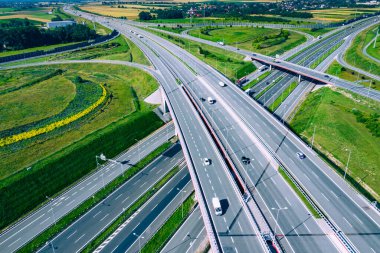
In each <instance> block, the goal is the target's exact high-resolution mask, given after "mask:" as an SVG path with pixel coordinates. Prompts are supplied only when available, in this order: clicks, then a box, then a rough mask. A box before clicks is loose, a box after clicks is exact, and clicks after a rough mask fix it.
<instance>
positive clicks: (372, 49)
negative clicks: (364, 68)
mask: <svg viewBox="0 0 380 253" xmlns="http://www.w3.org/2000/svg"><path fill="white" fill-rule="evenodd" d="M372 28H373V29H370V30H369V31H368V33H367V37H369V39H371V40H372V39H373V38H375V36H376V32H377V30H379V29H380V26H375V27H372ZM379 32H380V30H379ZM367 53H368V54H369V55H371V56H372V57H375V58H377V59H378V60H380V38H379V37H377V40H376V43H374V42H372V43H371V44H370V45H369V46H368V48H367Z"/></svg>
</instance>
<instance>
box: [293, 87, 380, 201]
mask: <svg viewBox="0 0 380 253" xmlns="http://www.w3.org/2000/svg"><path fill="white" fill-rule="evenodd" d="M355 110H358V111H360V112H362V113H363V114H364V115H365V116H369V115H370V114H375V113H376V114H380V103H378V102H375V101H368V100H367V99H365V98H363V97H358V96H357V95H352V94H350V93H347V92H345V91H341V90H332V89H330V88H321V89H319V90H317V91H314V92H312V93H311V94H310V95H309V96H308V97H307V99H306V101H305V102H304V103H303V104H302V105H301V107H300V109H299V111H298V112H297V114H296V115H295V117H294V119H293V120H292V122H291V126H292V128H293V129H294V130H295V131H296V132H297V133H298V134H299V135H301V136H303V137H305V138H306V139H307V140H308V141H309V142H310V143H311V138H312V135H313V131H314V127H315V129H316V130H315V141H314V145H315V147H317V148H318V149H319V150H321V151H322V152H323V153H324V154H325V155H327V156H328V157H329V158H330V160H332V161H334V162H335V163H336V164H337V165H338V166H339V167H341V168H342V169H344V167H345V165H346V163H347V160H348V155H349V150H351V152H352V153H351V159H350V163H349V166H348V167H349V170H348V173H349V174H350V175H351V176H352V177H353V178H354V179H355V180H356V181H358V182H361V184H362V186H364V187H365V188H366V189H367V190H368V191H369V192H371V193H372V195H374V196H375V197H376V198H377V199H378V200H380V198H379V193H380V184H379V182H380V137H375V136H374V135H372V134H371V132H370V131H369V129H368V128H367V127H366V126H365V124H364V123H359V122H358V121H357V119H356V116H355V114H354V113H353V111H355Z"/></svg>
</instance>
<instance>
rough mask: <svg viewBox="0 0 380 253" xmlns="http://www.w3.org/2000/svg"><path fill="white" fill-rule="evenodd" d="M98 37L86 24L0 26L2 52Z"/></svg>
mask: <svg viewBox="0 0 380 253" xmlns="http://www.w3.org/2000/svg"><path fill="white" fill-rule="evenodd" d="M96 37H97V34H96V32H95V31H94V30H92V29H90V28H89V27H88V26H86V25H70V26H66V27H59V28H56V29H41V28H37V27H34V26H23V27H16V28H14V27H12V28H0V52H2V51H8V50H20V49H26V48H31V47H38V46H47V45H53V44H60V43H69V42H77V41H86V40H90V39H95V38H96Z"/></svg>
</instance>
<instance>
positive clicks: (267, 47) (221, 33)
mask: <svg viewBox="0 0 380 253" xmlns="http://www.w3.org/2000/svg"><path fill="white" fill-rule="evenodd" d="M279 33H280V30H279V29H270V28H256V27H229V28H216V29H210V30H209V31H208V32H203V33H202V30H201V29H195V30H191V31H190V32H189V34H190V35H192V36H194V37H199V38H202V39H206V40H210V41H214V42H217V41H224V43H225V44H227V45H231V46H237V47H238V48H241V49H246V50H250V51H254V52H257V53H261V54H266V55H271V56H273V55H276V54H282V53H284V52H286V51H288V50H290V49H292V48H294V47H296V46H298V45H300V44H301V43H303V42H305V41H306V38H305V37H304V36H303V35H301V34H298V33H295V32H290V36H289V37H288V39H286V40H285V41H277V42H276V41H275V39H270V38H268V39H265V40H263V41H262V42H260V44H261V45H262V46H263V47H262V48H259V47H257V44H258V43H255V41H254V40H255V39H257V37H262V36H276V35H278V34H279Z"/></svg>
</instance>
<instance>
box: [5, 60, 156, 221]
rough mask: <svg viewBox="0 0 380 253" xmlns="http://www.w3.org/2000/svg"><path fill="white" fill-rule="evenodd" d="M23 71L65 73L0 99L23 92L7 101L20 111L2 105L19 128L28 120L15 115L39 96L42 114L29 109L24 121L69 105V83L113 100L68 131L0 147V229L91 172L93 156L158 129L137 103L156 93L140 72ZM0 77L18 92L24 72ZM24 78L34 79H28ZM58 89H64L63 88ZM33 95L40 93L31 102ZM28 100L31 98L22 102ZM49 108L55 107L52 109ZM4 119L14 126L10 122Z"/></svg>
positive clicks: (110, 68)
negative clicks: (99, 89)
mask: <svg viewBox="0 0 380 253" xmlns="http://www.w3.org/2000/svg"><path fill="white" fill-rule="evenodd" d="M28 69H29V73H38V72H42V73H40V74H39V76H43V73H45V75H46V73H49V72H52V71H54V70H56V69H62V70H65V71H64V72H63V73H62V75H59V76H55V77H53V78H51V79H49V80H48V81H45V82H41V83H36V84H34V85H32V86H27V88H23V89H19V90H17V91H12V92H10V93H6V94H3V95H0V101H3V97H4V96H7V95H8V94H12V93H13V92H17V93H20V95H21V91H24V92H26V93H27V94H26V95H25V94H24V95H22V96H18V97H15V98H13V100H12V101H10V102H12V103H18V104H21V105H23V107H13V108H12V107H10V105H9V103H10V102H2V103H7V104H8V107H7V108H9V109H10V110H12V111H11V112H7V115H8V116H10V115H12V113H13V114H15V115H16V114H17V115H19V116H18V119H19V121H22V122H23V123H27V122H30V121H32V120H33V119H32V118H26V119H24V118H22V117H21V115H20V114H22V113H23V112H22V108H25V106H26V105H25V104H35V103H38V101H40V100H41V97H42V96H45V97H49V99H47V101H46V102H45V101H44V103H45V111H43V108H41V107H37V108H33V109H29V110H33V111H34V113H36V115H34V116H32V115H29V117H36V118H37V117H38V118H37V119H39V118H43V117H48V116H50V115H51V114H52V113H53V112H58V111H60V110H62V108H63V106H64V105H63V101H65V100H66V101H68V100H70V98H71V97H72V94H71V93H72V83H70V82H71V81H72V80H73V79H74V78H75V77H76V76H80V77H82V79H84V80H88V81H90V82H91V83H93V84H97V83H102V84H105V86H106V88H107V91H108V94H112V96H109V97H108V100H107V102H106V103H104V104H103V105H102V106H101V107H100V108H99V109H97V110H95V111H94V113H90V114H89V116H86V117H84V118H82V119H80V120H78V121H77V122H74V123H72V124H69V125H68V126H67V127H62V128H59V129H57V130H54V131H52V132H51V133H49V134H46V135H45V134H43V135H42V136H38V137H34V138H32V139H29V140H25V141H20V142H17V143H14V144H11V145H9V146H5V147H2V148H0V156H1V157H2V159H1V162H0V163H1V164H0V168H1V170H0V206H1V208H0V220H1V222H0V227H3V226H5V225H6V224H9V223H10V222H11V221H13V220H14V219H16V218H18V217H20V216H21V215H22V214H24V213H25V212H27V211H29V210H31V209H32V208H34V207H36V206H37V205H38V204H39V203H41V202H42V201H44V198H45V197H44V196H45V195H49V196H51V195H54V194H55V193H57V192H58V191H60V190H62V189H63V188H64V187H66V186H68V185H70V184H71V183H73V182H75V181H76V180H78V179H79V178H80V177H82V176H84V175H85V174H86V173H88V172H89V171H91V170H93V169H94V168H95V159H94V157H95V154H99V153H101V152H104V153H105V154H106V155H107V157H113V156H115V155H117V154H118V153H120V152H121V151H122V150H124V149H126V148H127V147H129V146H130V145H132V144H134V143H135V142H136V141H135V139H140V138H142V137H144V136H146V135H147V134H149V133H150V132H151V131H153V130H155V129H157V127H159V126H161V125H162V122H161V121H160V120H159V118H158V117H157V116H156V115H155V114H154V113H153V112H152V111H151V110H152V109H153V108H154V106H152V105H149V104H146V103H145V102H143V101H142V100H143V99H144V98H145V97H147V96H148V95H149V94H151V93H152V92H153V91H154V90H156V89H157V88H158V84H157V82H156V80H155V79H154V78H153V77H151V76H150V75H148V74H146V73H145V72H143V71H140V70H137V69H135V68H130V67H126V66H117V65H105V64H70V65H53V66H49V67H31V68H28ZM1 73H5V74H6V75H7V76H8V78H9V80H13V81H12V82H13V83H14V84H15V85H18V87H19V86H20V85H19V84H16V83H17V79H18V77H19V76H21V75H24V74H25V71H23V70H5V71H2V72H1ZM111 73H112V74H111ZM29 78H33V77H32V76H29ZM58 82H59V84H57V83H58ZM51 83H53V84H55V85H56V89H57V90H56V91H55V90H54V91H53V92H52V90H51V89H52V88H51V85H52V84H51ZM8 86H9V85H8ZM63 86H68V87H65V88H63ZM10 87H12V86H10ZM33 92H34V93H33ZM36 92H39V94H37V95H36V96H35V97H34V96H33V97H31V96H32V95H33V94H36ZM51 93H55V94H54V95H52V94H51ZM85 94H87V93H85ZM28 95H30V96H29V97H30V98H29V99H28V100H26V101H23V99H24V100H25V97H28ZM54 96H55V97H58V99H60V100H61V101H62V104H59V105H58V104H57V102H56V101H52V100H51V99H52V98H53V97H54ZM87 96H88V97H89V98H90V97H92V96H94V95H93V94H92V93H91V94H87ZM50 97H51V98H50ZM84 100H87V99H84ZM40 102H41V101H40ZM24 103H25V104H24ZM53 106H57V108H51V107H53ZM8 120H11V121H13V122H14V121H15V120H14V119H13V118H9V117H8ZM6 123H7V122H6ZM7 124H8V123H7ZM12 124H13V123H12ZM119 136H124V138H119ZM27 167H31V170H25V169H24V168H27ZM51 168H54V170H52V169H51ZM30 194H32V195H33V196H30ZM7 210H12V211H11V212H8V211H7Z"/></svg>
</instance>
